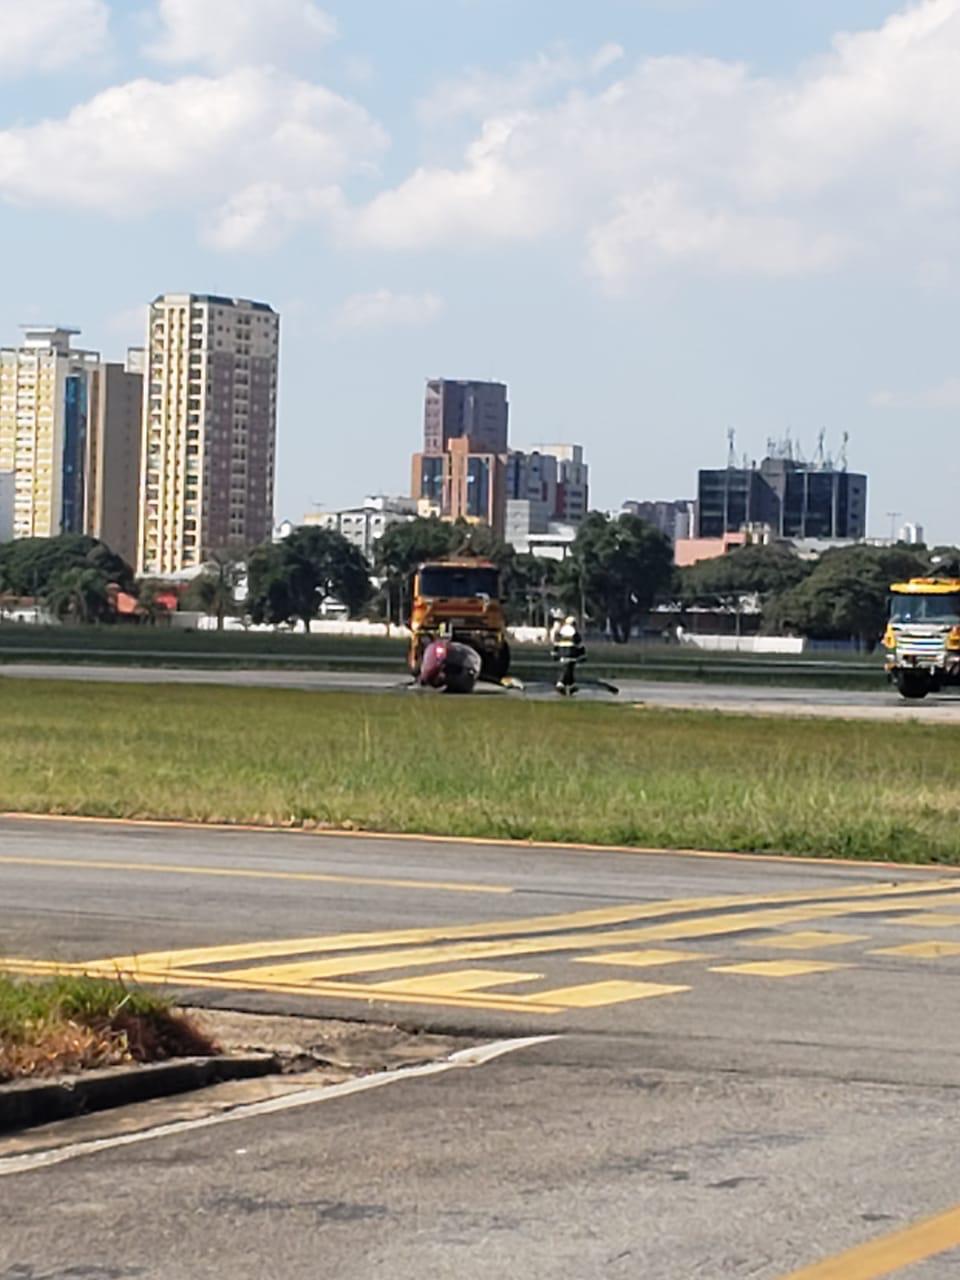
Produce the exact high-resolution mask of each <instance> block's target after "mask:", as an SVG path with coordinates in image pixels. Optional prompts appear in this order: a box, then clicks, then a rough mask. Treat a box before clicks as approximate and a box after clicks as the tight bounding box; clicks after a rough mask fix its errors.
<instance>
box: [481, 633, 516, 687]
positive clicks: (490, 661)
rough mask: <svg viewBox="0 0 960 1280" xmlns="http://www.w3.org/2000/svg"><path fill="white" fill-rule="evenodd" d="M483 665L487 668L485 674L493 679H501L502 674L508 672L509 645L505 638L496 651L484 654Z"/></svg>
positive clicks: (504, 674)
mask: <svg viewBox="0 0 960 1280" xmlns="http://www.w3.org/2000/svg"><path fill="white" fill-rule="evenodd" d="M484 666H485V667H486V669H487V670H486V674H487V675H489V676H492V677H493V679H494V680H502V679H503V678H504V676H506V675H509V674H510V646H509V645H508V644H507V642H506V640H504V642H503V644H502V645H501V646H500V648H499V649H498V650H497V651H496V653H491V654H487V655H486V658H485V661H484Z"/></svg>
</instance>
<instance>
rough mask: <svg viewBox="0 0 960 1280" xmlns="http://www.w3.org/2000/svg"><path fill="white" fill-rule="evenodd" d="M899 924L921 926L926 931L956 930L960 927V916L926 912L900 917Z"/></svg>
mask: <svg viewBox="0 0 960 1280" xmlns="http://www.w3.org/2000/svg"><path fill="white" fill-rule="evenodd" d="M897 924H909V925H916V924H919V925H922V926H923V928H925V929H956V928H957V927H958V926H960V916H958V915H952V916H951V915H946V914H945V913H942V912H940V913H938V912H936V911H924V912H922V913H920V914H918V915H915V916H900V917H899V919H898V920H897Z"/></svg>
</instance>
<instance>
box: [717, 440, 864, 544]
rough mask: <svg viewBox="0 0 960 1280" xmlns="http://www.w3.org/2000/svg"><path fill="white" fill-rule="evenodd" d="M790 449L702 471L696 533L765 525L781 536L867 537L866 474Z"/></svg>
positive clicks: (734, 530)
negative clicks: (756, 460) (812, 459)
mask: <svg viewBox="0 0 960 1280" xmlns="http://www.w3.org/2000/svg"><path fill="white" fill-rule="evenodd" d="M792 453H793V450H792V446H791V447H789V451H788V449H787V448H781V449H774V450H772V451H771V453H770V454H768V456H767V457H766V458H764V459H763V461H762V462H761V463H760V464H759V465H757V464H756V463H754V464H753V465H752V466H743V467H737V466H728V467H723V468H719V467H718V468H714V469H711V470H704V471H701V472H700V473H699V482H698V491H697V536H698V537H699V538H722V537H723V536H724V535H725V534H728V533H737V532H739V531H740V530H741V529H744V528H748V527H750V526H762V525H765V526H768V527H769V528H770V530H771V531H772V533H773V534H774V535H775V536H776V537H779V538H790V539H797V538H800V539H803V538H820V539H831V538H863V537H865V536H866V531H867V477H866V476H865V475H860V474H858V473H856V472H852V471H847V470H846V468H845V467H843V466H841V467H840V468H837V467H834V465H833V464H832V462H831V461H830V460H829V459H820V460H817V461H815V462H806V461H804V460H802V459H800V458H797V457H795V456H792Z"/></svg>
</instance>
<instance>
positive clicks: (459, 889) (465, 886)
mask: <svg viewBox="0 0 960 1280" xmlns="http://www.w3.org/2000/svg"><path fill="white" fill-rule="evenodd" d="M0 864H6V865H8V866H20V867H56V868H58V869H63V868H70V869H71V870H79V871H142V872H145V873H146V874H148V875H169V876H219V877H223V878H226V879H230V880H295V881H306V882H310V881H316V882H318V883H321V884H358V885H372V886H373V887H375V888H387V889H416V890H418V891H423V890H433V891H437V892H440V893H494V894H503V893H513V889H512V888H511V887H510V886H509V885H502V884H494V885H488V884H470V883H469V882H460V881H452V880H404V879H395V878H392V877H389V876H347V875H337V874H334V873H333V872H325V871H256V870H254V869H252V868H247V867H204V866H197V865H196V864H194V863H190V864H189V865H186V864H183V863H173V862H107V861H104V860H102V859H100V860H98V861H96V862H94V861H91V860H90V859H87V858H27V857H16V856H13V855H10V854H0Z"/></svg>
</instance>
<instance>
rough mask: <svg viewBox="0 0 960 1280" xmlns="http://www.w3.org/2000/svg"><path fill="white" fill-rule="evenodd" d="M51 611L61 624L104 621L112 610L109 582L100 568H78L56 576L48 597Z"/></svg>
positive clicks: (49, 588)
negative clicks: (67, 621) (70, 621)
mask: <svg viewBox="0 0 960 1280" xmlns="http://www.w3.org/2000/svg"><path fill="white" fill-rule="evenodd" d="M44 601H45V603H46V606H47V608H48V609H49V610H50V612H51V613H52V614H53V616H54V617H55V618H58V619H59V620H60V621H61V622H64V621H66V620H67V619H68V618H69V619H71V620H73V621H74V622H82V623H89V622H100V621H102V620H103V619H104V618H105V617H106V616H107V615H108V614H109V613H110V610H111V602H110V592H109V583H108V582H107V579H106V578H105V577H104V575H103V574H102V573H100V571H99V570H98V569H84V568H82V567H81V566H79V565H77V566H74V567H73V568H71V569H64V570H63V571H62V572H60V573H58V574H57V575H56V577H54V578H53V579H52V580H51V582H50V585H49V586H48V588H47V591H46V594H45V596H44Z"/></svg>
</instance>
